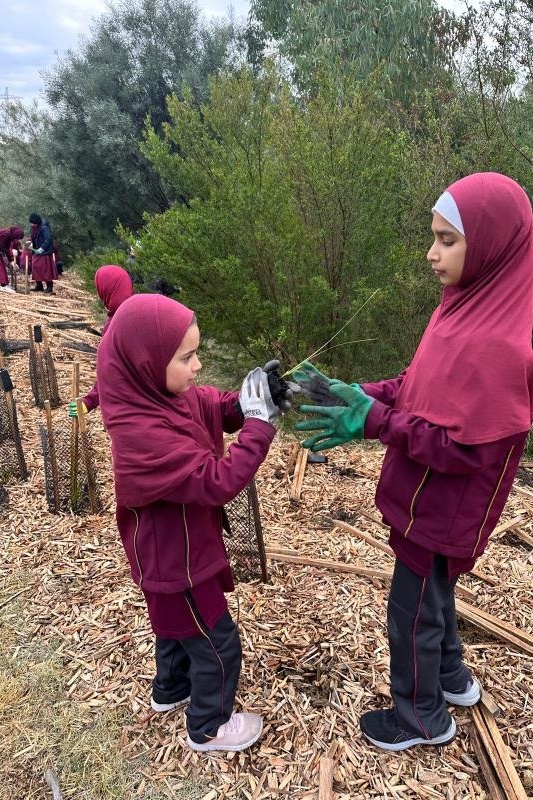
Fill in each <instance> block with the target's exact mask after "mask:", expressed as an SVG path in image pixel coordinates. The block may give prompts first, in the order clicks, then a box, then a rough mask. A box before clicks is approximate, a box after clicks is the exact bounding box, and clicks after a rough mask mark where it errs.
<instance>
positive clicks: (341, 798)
mask: <svg viewBox="0 0 533 800" xmlns="http://www.w3.org/2000/svg"><path fill="white" fill-rule="evenodd" d="M56 286H57V295H56V296H55V297H42V296H37V298H36V296H35V295H28V296H24V295H16V296H12V295H5V296H2V295H0V324H4V325H5V326H6V332H7V338H8V339H27V338H28V325H34V324H37V323H38V322H39V323H42V324H46V322H47V321H49V322H50V321H52V320H56V321H58V320H65V319H67V318H69V316H70V317H72V318H74V317H78V318H83V319H85V320H89V321H91V322H92V323H93V324H95V325H98V322H99V321H98V320H97V319H96V318H95V317H94V312H93V311H92V308H93V306H92V298H91V297H90V295H89V294H88V293H86V292H84V291H83V290H82V289H81V288H80V287H79V285H78V284H77V283H76V279H75V278H74V277H72V276H66V277H65V278H64V279H63V280H61V281H58V282H57V284H56ZM100 322H101V320H100ZM47 331H48V336H49V340H50V348H51V351H52V354H53V357H54V362H55V365H56V370H57V377H58V383H59V390H60V395H61V398H62V399H63V401H64V403H65V404H66V403H67V402H68V401H69V400H70V399H71V398H70V381H71V372H72V362H73V360H74V359H76V360H78V361H79V362H80V385H81V389H82V391H86V390H88V389H89V388H90V386H91V385H92V382H93V377H94V367H95V359H94V357H93V356H91V355H90V354H84V353H82V354H80V355H79V356H78V355H76V352H75V350H74V349H73V342H74V344H76V343H77V342H84V343H86V344H89V345H93V346H95V345H97V343H98V339H97V337H95V336H94V335H93V334H92V333H89V332H88V331H85V330H82V331H79V330H75V331H73V330H58V329H55V328H53V327H51V326H50V325H49V324H48V325H47ZM5 366H6V367H7V368H8V370H9V372H10V375H11V377H12V380H13V383H14V385H15V393H14V396H15V399H16V404H17V410H18V419H19V426H20V429H21V433H22V439H23V447H24V453H25V457H26V461H27V464H28V468H29V471H30V476H29V479H28V480H27V481H26V482H24V483H17V482H14V481H11V482H10V483H9V484H8V486H7V489H8V492H9V503H8V505H7V506H6V505H4V506H2V507H0V520H1V522H0V525H1V530H2V533H1V541H2V549H3V559H2V564H1V566H0V577H1V578H3V579H4V581H7V582H8V581H9V578H10V576H12V575H14V574H18V575H24V576H26V587H25V589H26V591H25V592H23V593H22V594H21V595H20V597H19V598H18V602H19V603H21V604H22V605H21V608H22V614H23V618H24V628H25V631H26V637H27V640H28V641H30V642H31V644H32V646H35V647H37V646H38V645H39V642H42V641H50V642H54V646H55V647H56V649H59V651H60V655H61V659H62V664H63V669H64V671H65V674H66V675H67V678H68V679H67V685H68V697H69V699H70V700H71V702H72V703H77V704H80V707H83V708H84V710H87V709H90V711H91V712H92V713H94V715H98V714H100V713H101V712H102V710H103V709H109V708H116V709H119V710H122V712H123V715H124V716H123V718H124V726H123V729H122V736H121V738H120V742H119V745H120V748H121V751H122V752H123V754H124V755H125V756H126V757H127V758H128V759H131V763H132V767H133V766H135V768H136V769H137V767H138V765H139V763H141V764H143V766H142V770H141V771H142V775H143V778H142V780H141V782H140V784H139V785H138V787H137V788H136V790H135V791H134V792H132V794H131V797H149V796H150V794H149V787H150V786H151V785H154V784H155V786H157V787H158V789H159V790H160V791H162V792H168V796H172V787H173V786H177V785H178V783H179V780H180V779H182V778H192V779H195V780H198V781H199V782H201V784H202V785H204V786H206V787H207V789H206V791H205V794H204V800H218V798H247V800H264V799H265V798H291V800H304V798H313V799H316V798H317V797H318V786H319V769H320V762H321V759H322V758H323V757H325V756H328V757H330V758H331V759H333V762H334V783H333V790H334V792H335V797H336V798H337V800H359V798H361V799H362V798H380V799H386V798H387V799H389V800H392V799H393V798H397V799H398V800H406V799H407V798H429V799H433V798H434V799H435V800H437V798H442V799H443V800H458V799H459V798H465V799H466V798H470V799H471V800H482V798H489V797H490V796H491V795H490V794H489V793H488V791H487V788H486V785H485V782H484V778H483V776H482V774H481V771H480V768H479V764H478V761H477V758H476V755H475V752H474V748H473V742H472V716H471V712H470V711H469V710H461V709H455V710H454V711H453V713H454V715H455V718H456V721H457V725H458V736H457V738H456V740H455V741H454V742H453V744H452V745H451V746H449V747H447V748H445V749H442V750H440V749H437V748H434V747H428V748H427V749H424V748H417V749H415V750H413V751H408V752H404V753H401V754H393V755H388V754H386V753H382V752H380V751H378V750H375V749H373V748H372V747H370V746H369V745H368V744H366V743H365V741H364V739H363V737H362V735H361V734H360V732H359V725H358V719H359V716H360V714H361V713H362V712H364V711H366V710H369V709H372V708H375V707H382V706H386V705H387V704H388V702H389V690H388V677H389V664H388V647H387V640H386V627H385V620H386V598H387V584H386V582H385V581H384V580H382V579H378V578H373V577H359V576H357V575H352V574H345V573H341V572H338V571H336V570H335V569H327V568H317V567H308V566H300V565H298V564H289V563H282V562H277V561H275V560H274V559H270V560H269V582H268V583H265V584H263V583H261V582H259V581H257V582H252V583H246V584H240V585H239V586H238V591H237V592H236V593H235V595H234V596H232V597H231V599H230V606H231V610H232V613H233V614H234V616H235V617H237V615H238V617H239V627H240V632H241V637H242V642H243V650H244V659H243V673H242V678H241V682H240V687H239V692H238V697H237V705H238V708H239V709H245V710H247V711H255V712H258V713H261V714H262V715H263V716H264V720H265V728H264V734H263V737H262V739H261V741H260V742H259V743H258V744H257V745H256V746H255V747H254V748H253V749H252V750H251V751H250V752H245V753H239V754H229V755H220V754H219V755H216V754H214V755H208V756H206V755H198V754H195V753H193V752H192V751H190V750H189V749H188V748H187V746H186V743H185V736H186V731H185V725H184V716H183V713H182V712H175V713H171V714H163V715H161V714H154V713H153V712H152V711H151V709H150V705H149V701H150V681H151V678H152V674H153V636H152V634H151V631H150V628H149V625H148V621H147V616H146V613H145V610H144V604H143V598H142V595H141V593H140V592H139V590H138V589H137V588H136V587H135V586H134V585H133V584H132V582H131V579H130V576H129V571H128V568H127V565H126V560H125V556H124V553H123V551H122V548H121V545H120V541H119V538H118V534H117V531H116V527H115V523H114V516H113V512H114V506H113V484H112V472H111V464H110V454H109V443H108V439H107V436H106V433H105V431H104V430H103V427H102V423H101V418H100V415H99V412H95V413H92V414H91V415H90V416H89V417H88V420H87V423H88V426H89V428H90V431H91V435H92V439H93V443H94V449H95V454H96V461H97V467H98V482H99V487H100V493H101V497H102V499H103V503H104V511H103V513H102V514H101V515H93V516H83V517H76V516H73V515H70V514H60V515H52V514H50V513H49V512H48V510H47V505H46V500H45V487H44V473H43V466H42V453H41V442H40V438H39V424H40V423H42V421H43V412H42V411H40V410H39V409H38V408H36V407H35V405H34V401H33V395H32V392H31V386H30V381H29V377H28V352H27V351H24V352H21V353H19V354H16V355H13V356H10V357H9V358H8V359H7V360H6V362H5ZM52 413H53V417H54V422H55V424H56V425H57V426H59V427H61V426H63V427H64V428H65V429H66V430H68V427H69V422H68V419H67V416H66V408H65V405H63V406H62V407H61V408H58V409H56V410H55V411H53V412H52ZM294 442H295V439H294V437H292V436H290V435H288V434H286V435H284V436H281V437H277V439H276V441H275V442H274V444H273V446H272V449H271V451H270V454H269V456H268V458H267V460H266V462H265V463H264V464H263V466H262V467H261V469H260V470H259V473H258V475H257V487H258V492H259V497H260V503H261V515H262V522H263V528H264V534H265V539H266V544H267V546H268V547H270V548H277V549H278V550H284V551H290V552H295V551H296V552H297V553H298V554H299V555H300V556H308V557H312V558H320V559H328V560H333V561H340V562H345V563H346V564H353V565H360V566H366V567H373V568H376V569H389V568H390V567H391V565H392V559H391V558H390V557H389V556H388V555H387V554H386V553H384V552H382V551H380V550H378V549H376V548H375V547H372V546H370V545H369V544H367V543H366V542H364V541H362V540H360V539H359V538H357V537H355V536H351V535H350V533H349V532H347V531H345V530H342V529H340V528H334V527H333V526H332V523H331V520H332V519H339V518H340V519H344V520H347V521H348V522H351V523H353V524H354V525H356V526H357V527H358V528H359V529H361V530H362V531H365V532H367V533H370V534H371V535H372V536H373V537H375V538H377V539H380V540H381V541H383V542H385V541H386V531H385V530H384V529H383V528H382V527H381V526H380V524H379V521H377V512H376V510H375V507H374V506H373V496H374V491H375V486H376V480H377V478H378V474H379V469H380V464H381V461H382V457H383V448H382V447H381V446H379V444H363V445H355V446H353V447H349V448H337V449H335V450H334V451H330V452H329V453H328V462H327V464H322V465H318V464H316V465H314V464H309V465H308V466H307V469H306V473H305V478H304V481H303V486H302V492H301V500H300V502H294V501H291V500H290V498H289V491H290V488H291V476H290V475H289V474H288V473H287V468H286V467H287V461H288V459H289V456H290V453H291V450H292V448H293V445H294ZM530 474H531V473H530V470H529V469H528V468H527V467H523V468H522V472H521V475H520V479H519V483H517V488H516V489H515V490H513V492H512V494H511V497H510V499H509V502H508V505H507V507H506V509H505V512H504V515H503V517H502V523H505V522H506V521H512V520H516V521H515V522H514V524H513V525H512V526H511V527H509V528H508V529H507V530H502V531H501V532H500V533H499V534H497V535H496V537H495V538H493V540H492V541H491V544H490V547H489V549H488V551H487V552H486V554H485V555H484V556H483V557H482V558H481V559H480V560H479V562H478V564H477V565H476V566H477V568H478V569H479V570H480V571H482V572H483V573H484V574H485V575H486V576H488V577H489V578H491V579H492V580H491V581H490V583H489V582H486V581H482V580H478V579H476V578H474V577H472V576H464V578H462V583H463V584H464V585H465V586H467V587H469V588H470V589H471V590H473V592H475V600H474V601H473V605H475V606H476V607H478V608H480V609H483V610H485V611H488V612H490V613H491V614H494V615H496V616H498V617H500V618H502V619H503V620H506V621H507V623H510V624H512V625H514V626H517V627H518V628H521V629H522V630H524V631H527V632H528V633H530V634H532V633H533V627H532V617H533V599H532V592H531V586H532V582H533V550H532V549H531V547H530V545H529V544H528V543H527V542H526V541H524V540H523V539H520V538H519V536H518V534H519V533H520V532H522V533H525V534H531V533H532V528H533V492H531V491H530V493H529V494H528V493H527V492H528V490H527V489H522V490H521V489H520V486H522V487H523V486H524V485H526V484H528V483H530V481H529V477H530ZM372 516H374V517H376V520H374V519H372ZM526 538H527V537H526ZM461 633H462V636H463V640H464V644H465V657H466V661H467V663H468V664H469V665H470V666H471V668H472V669H473V671H474V673H475V675H476V676H477V678H478V679H479V680H480V681H481V683H482V684H483V686H484V687H485V688H486V689H487V690H488V691H489V692H490V693H491V694H492V695H493V697H494V699H495V700H496V702H497V703H498V705H499V706H500V708H501V712H502V713H501V715H500V716H499V717H498V718H497V725H498V728H499V730H500V733H501V734H502V736H503V739H504V741H505V742H506V743H507V744H508V746H509V751H510V755H511V758H512V760H513V762H514V765H515V767H516V769H517V771H518V774H519V776H520V779H521V781H522V783H523V785H524V787H525V791H526V792H528V791H530V788H531V787H533V716H532V703H533V699H532V698H533V680H532V672H533V657H532V656H531V655H526V654H524V653H523V652H520V650H519V649H518V648H513V647H511V646H509V645H506V644H505V643H504V642H502V641H499V640H498V639H496V638H492V637H491V636H489V635H488V634H487V633H484V632H483V631H482V630H480V629H479V628H477V627H474V626H471V625H469V624H466V623H462V624H461ZM58 643H59V648H58ZM0 710H1V709H0ZM41 759H42V754H40V753H39V752H36V751H32V748H31V746H29V748H28V752H27V753H26V754H24V756H23V757H22V758H21V759H20V760H19V761H18V762H17V764H16V765H12V767H11V769H12V770H13V769H15V770H21V772H23V771H25V770H33V769H36V768H38V767H39V766H40V763H41ZM56 767H57V772H58V777H59V783H61V765H60V764H57V765H56ZM22 796H23V795H21V797H22ZM42 796H43V797H45V796H46V797H49V796H50V795H49V794H43V795H42ZM68 796H71V795H68ZM321 796H322V797H324V798H325V797H326V795H325V794H322V795H321Z"/></svg>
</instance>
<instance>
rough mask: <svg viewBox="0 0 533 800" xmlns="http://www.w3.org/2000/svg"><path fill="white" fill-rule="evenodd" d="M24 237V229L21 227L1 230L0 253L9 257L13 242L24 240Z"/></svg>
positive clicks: (15, 226) (14, 226) (13, 226)
mask: <svg viewBox="0 0 533 800" xmlns="http://www.w3.org/2000/svg"><path fill="white" fill-rule="evenodd" d="M23 236H24V229H23V228H21V227H20V225H12V226H11V227H10V228H0V251H1V252H2V253H4V255H9V256H10V257H11V253H9V246H10V245H11V242H13V241H15V240H17V239H22V237H23Z"/></svg>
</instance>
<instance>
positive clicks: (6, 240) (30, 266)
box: [0, 211, 62, 294]
mask: <svg viewBox="0 0 533 800" xmlns="http://www.w3.org/2000/svg"><path fill="white" fill-rule="evenodd" d="M29 222H30V235H29V237H28V238H27V239H26V241H25V242H24V243H23V242H22V239H23V237H24V229H23V228H22V227H21V226H20V225H12V226H11V227H9V228H1V229H0V291H2V292H14V291H15V290H14V289H13V288H12V287H11V286H10V285H9V278H8V273H7V268H8V267H9V266H11V267H13V268H15V269H17V270H22V269H25V270H26V271H27V272H28V274H31V277H32V280H33V281H34V283H35V285H34V287H33V289H32V291H34V292H44V293H45V294H53V293H54V280H55V279H56V278H57V276H58V274H59V273H60V272H61V271H62V264H61V261H59V259H58V257H57V246H56V244H55V242H54V240H53V237H52V231H51V230H50V224H49V222H48V220H46V219H43V218H42V217H41V215H40V214H37V213H36V212H35V211H32V213H31V214H30V216H29Z"/></svg>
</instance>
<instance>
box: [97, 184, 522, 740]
mask: <svg viewBox="0 0 533 800" xmlns="http://www.w3.org/2000/svg"><path fill="white" fill-rule="evenodd" d="M431 227H432V231H433V236H434V242H433V244H432V246H431V248H430V249H429V252H428V254H427V258H428V260H429V263H430V266H431V269H432V270H433V272H434V274H435V276H436V278H437V279H438V280H439V281H440V283H441V284H442V286H443V292H442V298H441V302H440V304H439V306H438V307H437V309H436V310H435V312H434V314H433V315H432V317H431V319H430V322H429V324H428V326H427V328H426V331H425V333H424V335H423V337H422V339H421V342H420V344H419V347H418V349H417V351H416V353H415V355H414V357H413V360H412V362H411V364H410V365H409V366H408V367H407V369H406V370H405V371H404V372H402V373H401V374H400V375H399V376H398V377H396V378H394V379H391V380H384V381H381V382H378V383H364V384H361V385H358V384H346V383H343V382H342V381H339V380H336V379H332V378H328V377H327V376H325V375H323V374H322V373H320V372H318V370H316V369H315V368H314V367H313V366H312V365H311V364H309V363H304V364H303V365H302V366H301V367H299V368H298V369H296V370H295V372H294V374H293V380H294V381H295V383H296V384H297V385H298V386H299V388H300V389H301V390H302V391H303V392H304V393H305V394H306V395H307V396H308V397H310V398H311V400H313V401H314V404H312V405H302V406H301V407H300V410H301V411H302V412H303V413H305V414H307V415H308V419H306V420H305V421H299V422H297V423H296V426H295V427H296V429H297V430H304V431H310V432H312V435H311V436H310V437H309V438H308V439H306V440H305V441H304V446H306V447H310V448H311V449H312V450H322V449H325V448H329V447H334V446H336V445H340V444H344V443H347V442H350V441H353V440H356V439H362V438H366V439H379V440H380V441H381V442H382V443H383V444H385V445H386V446H387V452H386V455H385V459H384V462H383V467H382V471H381V476H380V480H379V484H378V487H377V492H376V504H377V506H378V508H379V509H380V511H381V513H382V515H383V519H384V520H385V522H386V523H387V524H388V526H389V527H390V544H391V546H392V548H393V550H394V552H395V555H396V564H395V569H394V575H393V580H392V585H391V590H390V595H389V600H388V614H387V625H388V635H389V645H390V665H391V695H392V700H393V705H392V707H391V708H385V709H377V710H374V711H368V712H367V713H365V714H363V715H362V717H361V730H362V733H363V735H364V736H365V737H366V739H367V740H368V741H370V742H371V743H372V744H374V745H375V746H377V747H379V748H381V749H385V750H393V751H395V750H403V749H406V748H408V747H412V746H414V745H418V744H421V745H423V744H426V745H427V744H430V745H431V744H440V745H442V744H447V743H449V742H450V741H451V740H452V739H453V738H454V736H455V732H456V726H455V721H454V719H453V716H452V715H451V714H450V713H449V710H448V705H449V704H452V705H454V704H455V705H462V706H469V705H473V704H475V703H476V702H477V701H478V700H479V698H480V694H481V687H480V685H479V683H478V682H477V681H476V679H475V678H474V677H473V675H472V674H471V672H470V670H469V669H468V667H467V666H466V665H465V663H464V662H463V659H462V654H461V644H460V641H459V638H458V635H457V622H456V614H455V605H454V588H455V583H456V581H457V577H458V575H459V574H460V573H462V572H466V571H468V570H470V569H471V568H472V566H473V564H474V563H475V561H476V559H477V558H478V557H479V556H480V555H481V554H482V553H483V551H484V549H485V547H486V545H487V540H488V537H489V534H490V532H491V531H492V530H493V528H494V526H495V525H496V522H497V520H498V518H499V516H500V514H501V512H502V510H503V507H504V504H505V501H506V499H507V496H508V494H509V491H510V489H511V485H512V481H513V477H514V475H515V473H516V470H517V467H518V462H519V458H520V455H521V453H522V451H523V448H524V446H525V442H526V438H527V435H528V432H529V429H530V426H531V420H532V397H533V351H532V346H531V335H532V322H533V217H532V212H531V205H530V202H529V200H528V197H527V195H526V194H525V192H524V191H523V190H522V189H521V188H520V187H519V186H518V185H517V184H516V183H515V182H514V181H512V180H511V179H510V178H507V177H505V176H503V175H500V174H497V173H477V174H473V175H470V176H468V177H466V178H463V179H461V180H459V181H457V182H456V183H454V184H452V185H451V186H450V187H449V188H448V189H447V191H446V192H444V194H443V195H442V196H441V197H440V198H439V199H438V201H437V203H436V204H435V206H434V208H433V221H432V226H431ZM103 270H104V271H107V272H105V276H106V280H107V278H108V277H110V276H111V274H113V276H114V278H113V279H114V280H115V279H116V284H114V286H115V289H116V293H115V292H111V293H110V294H109V296H108V301H107V308H108V313H109V314H110V316H112V317H113V319H112V322H111V323H110V324H109V327H108V329H107V331H106V333H105V336H104V338H103V340H102V342H101V344H100V347H99V351H98V362H97V395H96V396H97V398H98V397H99V403H100V408H101V412H102V417H103V421H104V424H105V427H106V429H107V432H108V434H109V436H110V439H111V449H112V456H113V467H114V477H115V493H116V503H117V508H116V518H117V525H118V530H119V533H120V536H121V539H122V543H123V546H124V549H125V552H126V555H127V557H128V560H129V563H130V568H131V574H132V578H133V580H134V581H135V583H136V584H137V585H138V586H139V587H140V588H141V590H142V592H143V593H144V596H145V599H146V605H147V609H148V614H149V618H150V622H151V626H152V629H153V631H154V634H155V663H156V672H155V677H154V680H153V684H152V697H151V705H152V708H153V709H154V711H156V712H165V711H171V710H173V709H177V708H179V707H184V708H185V715H186V720H187V734H188V738H187V741H188V744H189V746H190V747H191V748H192V749H194V750H197V751H211V750H242V749H244V748H247V747H249V746H250V745H252V744H253V743H254V742H255V741H257V739H258V738H259V737H260V735H261V731H262V719H261V717H260V716H259V715H258V714H252V713H247V712H236V711H235V710H234V701H235V693H236V688H237V682H238V679H239V673H240V668H241V645H240V639H239V632H238V630H237V627H236V626H235V624H234V622H233V621H232V619H231V616H230V613H229V611H228V606H227V602H226V598H225V593H227V592H229V591H231V590H232V589H233V588H234V587H233V578H232V574H231V568H230V564H229V562H228V558H227V554H226V551H225V548H224V542H223V536H222V530H223V526H224V525H225V515H224V511H223V507H224V504H225V503H227V502H229V501H231V500H232V499H233V498H235V497H236V495H237V494H238V493H239V492H240V491H241V490H242V489H243V488H244V487H245V486H246V485H247V484H248V483H249V482H250V480H251V479H252V478H253V476H254V475H255V473H256V471H257V469H258V467H259V466H260V464H261V463H262V462H263V460H264V459H265V458H266V456H267V453H268V450H269V447H270V444H271V442H272V440H273V438H274V436H275V433H276V428H275V422H276V419H277V418H278V416H279V414H280V406H281V407H282V408H283V409H284V410H286V408H287V398H288V397H289V396H290V391H289V390H287V389H286V386H287V385H286V384H282V383H280V382H279V379H278V378H277V377H276V374H275V373H271V372H269V371H265V370H264V369H262V368H260V367H257V368H256V369H254V370H252V371H251V372H249V373H248V375H247V376H246V377H245V379H244V380H243V382H242V386H241V389H240V391H239V392H224V391H219V390H218V389H215V388H214V387H211V386H199V385H197V383H196V381H197V378H198V374H199V372H200V369H201V363H200V361H199V358H198V346H199V342H200V332H199V328H198V323H197V320H196V317H195V314H194V312H193V311H192V310H190V309H188V308H187V307H186V306H184V305H182V304H180V303H178V302H176V301H174V300H171V299H169V298H167V297H162V296H160V295H151V294H144V295H134V296H131V294H132V292H131V281H130V282H129V284H127V283H126V281H125V279H124V284H123V283H122V278H119V275H118V273H117V272H116V270H120V268H118V267H104V268H103ZM110 270H111V271H112V273H111V272H109V271H110ZM99 273H100V277H99ZM99 273H97V285H98V282H99V281H100V280H101V278H102V275H103V274H102V273H101V271H100V270H99ZM276 382H277V383H276ZM94 391H95V390H93V392H94ZM87 399H88V398H87V397H86V398H85V401H84V402H85V405H86V407H87V410H90V407H94V402H93V401H92V400H91V401H90V402H87ZM225 432H226V433H237V432H238V435H237V438H236V439H235V441H234V442H233V444H231V445H230V447H229V448H228V450H227V452H225V451H224V446H223V434H224V433H225Z"/></svg>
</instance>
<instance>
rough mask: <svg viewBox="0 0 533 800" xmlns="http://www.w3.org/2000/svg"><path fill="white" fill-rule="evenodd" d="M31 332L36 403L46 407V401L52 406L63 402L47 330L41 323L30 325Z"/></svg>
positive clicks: (31, 357) (32, 375)
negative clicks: (60, 396)
mask: <svg viewBox="0 0 533 800" xmlns="http://www.w3.org/2000/svg"><path fill="white" fill-rule="evenodd" d="M28 330H29V334H30V364H29V368H30V382H31V388H32V391H33V397H34V399H35V405H36V406H38V407H39V408H44V404H45V402H49V403H50V407H51V408H57V407H58V406H59V405H60V404H61V400H60V398H59V389H58V388H57V378H56V370H55V367H54V359H53V358H52V353H51V352H50V346H49V344H48V336H47V334H46V330H43V328H42V327H41V325H34V326H33V327H32V326H31V325H29V326H28Z"/></svg>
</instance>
